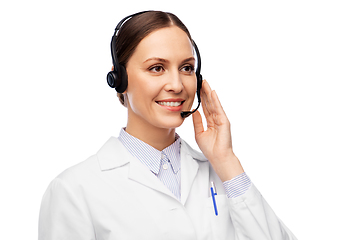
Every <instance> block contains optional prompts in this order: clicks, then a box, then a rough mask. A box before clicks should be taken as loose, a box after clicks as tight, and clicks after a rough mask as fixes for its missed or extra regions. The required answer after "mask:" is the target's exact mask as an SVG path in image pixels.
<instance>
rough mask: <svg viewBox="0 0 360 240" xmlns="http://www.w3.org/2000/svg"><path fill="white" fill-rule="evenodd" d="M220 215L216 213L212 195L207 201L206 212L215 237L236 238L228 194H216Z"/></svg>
mask: <svg viewBox="0 0 360 240" xmlns="http://www.w3.org/2000/svg"><path fill="white" fill-rule="evenodd" d="M215 201H216V206H217V211H218V215H217V216H216V215H215V210H214V205H213V200H212V197H209V198H208V199H207V202H206V212H207V215H208V219H209V221H210V227H211V232H212V236H213V239H234V227H233V223H232V221H231V217H230V213H229V207H228V198H227V196H226V195H216V196H215Z"/></svg>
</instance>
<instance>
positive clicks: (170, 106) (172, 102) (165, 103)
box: [156, 99, 185, 111]
mask: <svg viewBox="0 0 360 240" xmlns="http://www.w3.org/2000/svg"><path fill="white" fill-rule="evenodd" d="M184 102H185V100H183V99H166V100H161V101H156V103H157V104H158V105H159V106H160V107H163V108H165V109H167V110H170V111H180V110H181V109H182V105H183V103H184Z"/></svg>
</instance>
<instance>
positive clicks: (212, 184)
mask: <svg viewBox="0 0 360 240" xmlns="http://www.w3.org/2000/svg"><path fill="white" fill-rule="evenodd" d="M210 191H211V197H212V200H213V204H214V210H215V215H216V216H217V215H218V211H217V207H216V201H215V195H217V193H216V188H215V184H214V182H211V187H210Z"/></svg>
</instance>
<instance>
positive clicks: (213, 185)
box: [211, 182, 217, 195]
mask: <svg viewBox="0 0 360 240" xmlns="http://www.w3.org/2000/svg"><path fill="white" fill-rule="evenodd" d="M211 187H212V189H213V190H214V195H217V191H216V187H215V184H214V182H211Z"/></svg>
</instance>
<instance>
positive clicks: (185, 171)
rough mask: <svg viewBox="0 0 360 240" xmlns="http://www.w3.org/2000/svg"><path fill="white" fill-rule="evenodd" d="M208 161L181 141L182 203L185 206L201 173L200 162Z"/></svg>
mask: <svg viewBox="0 0 360 240" xmlns="http://www.w3.org/2000/svg"><path fill="white" fill-rule="evenodd" d="M198 161H207V159H206V158H205V157H204V155H202V154H201V153H199V152H196V151H195V150H193V149H192V148H191V147H190V146H189V145H188V144H187V143H186V142H185V141H184V140H181V203H182V204H183V205H185V203H186V200H187V199H188V197H189V194H190V191H191V187H192V185H193V183H194V181H195V178H196V176H197V174H198V171H199V162H198Z"/></svg>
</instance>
